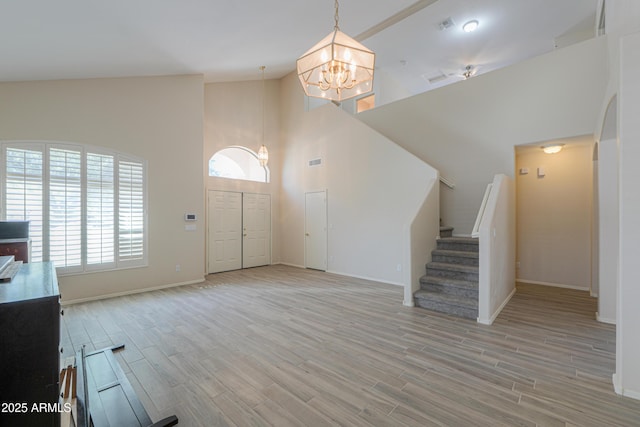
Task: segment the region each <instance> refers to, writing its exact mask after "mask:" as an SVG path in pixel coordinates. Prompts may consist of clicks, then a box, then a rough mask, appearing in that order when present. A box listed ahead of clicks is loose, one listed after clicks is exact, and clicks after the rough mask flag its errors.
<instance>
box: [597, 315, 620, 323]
mask: <svg viewBox="0 0 640 427" xmlns="http://www.w3.org/2000/svg"><path fill="white" fill-rule="evenodd" d="M596 320H597V321H598V322H601V323H608V324H610V325H615V324H616V319H609V318H607V317H601V316H600V313H598V312H596Z"/></svg>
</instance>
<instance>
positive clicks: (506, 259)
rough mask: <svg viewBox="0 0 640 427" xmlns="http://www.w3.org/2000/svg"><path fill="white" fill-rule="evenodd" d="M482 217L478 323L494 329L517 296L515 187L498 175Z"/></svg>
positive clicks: (489, 189) (489, 192)
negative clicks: (499, 316)
mask: <svg viewBox="0 0 640 427" xmlns="http://www.w3.org/2000/svg"><path fill="white" fill-rule="evenodd" d="M485 199H486V200H483V203H482V206H481V207H480V211H481V212H480V213H479V214H478V216H479V218H480V220H479V224H478V234H479V242H478V247H479V251H480V253H479V265H480V269H479V273H480V274H479V283H478V323H482V324H485V325H490V324H492V323H493V321H494V320H495V319H496V317H498V314H500V311H502V309H503V308H504V306H505V305H507V303H508V302H509V300H510V299H511V297H512V296H513V294H515V292H516V282H515V281H516V257H515V253H516V219H515V211H516V209H515V184H514V181H513V179H511V178H509V177H508V176H506V175H502V174H500V175H496V176H495V177H494V178H493V182H492V183H491V184H490V186H488V187H487V191H486V192H485Z"/></svg>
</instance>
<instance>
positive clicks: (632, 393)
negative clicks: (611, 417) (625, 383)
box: [611, 373, 640, 400]
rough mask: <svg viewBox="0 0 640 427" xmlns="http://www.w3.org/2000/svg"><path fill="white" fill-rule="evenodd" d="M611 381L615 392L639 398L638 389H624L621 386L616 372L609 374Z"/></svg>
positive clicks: (639, 392)
mask: <svg viewBox="0 0 640 427" xmlns="http://www.w3.org/2000/svg"><path fill="white" fill-rule="evenodd" d="M611 381H612V382H613V389H614V391H615V392H616V394H619V395H620V396H624V397H629V398H631V399H635V400H640V391H636V390H627V389H624V388H623V387H622V384H620V377H619V376H618V374H617V373H616V374H613V375H612V376H611Z"/></svg>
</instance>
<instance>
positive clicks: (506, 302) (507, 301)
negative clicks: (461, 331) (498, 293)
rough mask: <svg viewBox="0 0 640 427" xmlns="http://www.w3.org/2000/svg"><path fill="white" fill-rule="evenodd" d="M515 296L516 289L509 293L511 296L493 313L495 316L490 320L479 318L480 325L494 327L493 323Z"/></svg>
mask: <svg viewBox="0 0 640 427" xmlns="http://www.w3.org/2000/svg"><path fill="white" fill-rule="evenodd" d="M515 294H516V289H515V288H513V290H512V291H511V293H509V295H508V296H507V297H506V298H505V300H504V301H503V302H502V304H500V307H498V309H497V310H496V311H495V312H494V313H493V315H492V316H491V317H490V318H489V319H488V320H485V319H481V318H479V317H478V323H480V324H482V325H492V324H493V322H494V321H495V320H496V318H497V317H498V315H499V314H500V312H501V311H502V309H503V308H505V307H506V305H507V304H508V303H509V301H511V298H513V296H514V295H515Z"/></svg>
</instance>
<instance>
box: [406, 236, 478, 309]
mask: <svg viewBox="0 0 640 427" xmlns="http://www.w3.org/2000/svg"><path fill="white" fill-rule="evenodd" d="M446 228H451V227H446ZM451 230H453V229H451ZM444 235H445V236H446V235H447V233H446V232H445V233H444ZM440 236H441V237H440V239H438V246H437V249H436V250H434V251H433V252H432V253H431V258H432V262H430V263H428V264H427V266H426V268H427V274H426V275H424V276H422V277H421V278H420V290H418V291H416V292H415V293H414V295H413V296H414V300H415V304H416V306H418V307H423V308H426V309H429V310H434V311H439V312H441V313H447V314H452V315H456V316H460V317H466V318H469V319H477V317H478V239H472V238H469V237H442V236H443V232H442V231H441V232H440Z"/></svg>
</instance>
